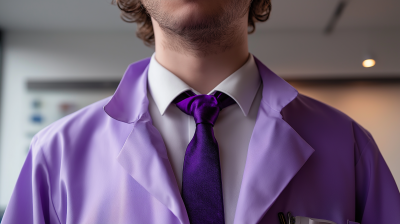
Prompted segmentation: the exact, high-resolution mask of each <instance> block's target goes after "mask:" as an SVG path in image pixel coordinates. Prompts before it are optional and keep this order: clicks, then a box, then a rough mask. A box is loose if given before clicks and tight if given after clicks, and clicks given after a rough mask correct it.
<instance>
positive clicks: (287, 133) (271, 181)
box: [234, 58, 314, 224]
mask: <svg viewBox="0 0 400 224" xmlns="http://www.w3.org/2000/svg"><path fill="white" fill-rule="evenodd" d="M255 61H256V64H257V66H258V70H259V73H260V76H261V78H262V81H263V94H262V100H261V103H260V107H259V111H258V115H257V119H256V124H255V127H254V130H253V134H252V136H251V139H250V143H249V149H248V154H247V160H246V165H245V170H244V174H243V180H242V185H241V189H240V193H239V199H238V204H237V207H236V214H235V219H234V223H235V224H243V223H251V224H253V223H257V222H259V221H260V219H261V218H262V217H263V215H264V214H265V213H266V212H267V211H268V209H269V208H270V207H271V205H272V204H273V203H274V202H275V200H276V199H277V197H278V196H279V195H280V193H281V192H282V191H283V189H284V188H285V187H286V186H287V184H288V183H289V182H290V180H291V179H292V178H293V177H294V176H295V175H296V173H297V172H298V171H299V170H300V169H301V167H302V166H303V164H304V163H305V162H306V161H307V160H308V158H309V157H310V156H311V154H312V153H313V152H314V149H313V148H312V147H311V146H310V145H309V144H308V143H307V142H306V141H305V140H304V139H303V138H302V137H301V136H300V135H299V134H298V133H297V132H296V131H295V130H294V129H293V128H292V127H291V126H290V125H289V124H288V123H286V122H285V121H284V120H283V119H282V116H281V114H280V111H281V110H282V108H283V107H285V106H286V105H287V104H288V103H289V102H291V101H292V100H293V99H294V98H295V97H296V96H297V94H298V92H297V90H296V89H294V88H293V87H292V86H290V85H289V84H288V83H287V82H285V81H284V80H283V79H281V78H280V77H278V76H277V75H275V74H274V73H273V72H272V71H270V70H269V69H268V68H267V67H265V66H264V65H263V64H262V63H261V62H260V61H259V60H258V59H257V58H255Z"/></svg>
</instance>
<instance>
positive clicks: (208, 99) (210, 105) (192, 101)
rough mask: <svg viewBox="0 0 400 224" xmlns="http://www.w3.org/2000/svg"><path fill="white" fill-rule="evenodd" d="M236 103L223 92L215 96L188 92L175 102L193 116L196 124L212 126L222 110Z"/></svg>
mask: <svg viewBox="0 0 400 224" xmlns="http://www.w3.org/2000/svg"><path fill="white" fill-rule="evenodd" d="M234 102H235V101H234V100H233V99H232V98H230V97H229V96H227V95H226V94H224V93H221V92H217V93H216V94H215V95H195V94H194V93H193V92H192V91H186V92H184V93H182V94H181V95H179V96H178V97H177V98H176V99H175V100H174V103H176V106H177V107H178V108H179V109H180V110H181V111H183V112H184V113H186V114H188V115H191V116H193V118H194V121H195V122H196V124H200V123H206V124H211V125H212V126H214V124H215V121H216V120H217V118H218V114H219V112H220V110H222V109H223V108H225V107H227V106H229V105H231V104H233V103H234Z"/></svg>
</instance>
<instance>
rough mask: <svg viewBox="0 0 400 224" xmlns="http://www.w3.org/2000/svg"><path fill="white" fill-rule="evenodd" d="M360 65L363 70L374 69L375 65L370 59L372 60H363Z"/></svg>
mask: <svg viewBox="0 0 400 224" xmlns="http://www.w3.org/2000/svg"><path fill="white" fill-rule="evenodd" d="M362 65H363V66H364V68H370V67H374V65H375V60H374V59H372V58H368V59H365V60H364V61H363V63H362Z"/></svg>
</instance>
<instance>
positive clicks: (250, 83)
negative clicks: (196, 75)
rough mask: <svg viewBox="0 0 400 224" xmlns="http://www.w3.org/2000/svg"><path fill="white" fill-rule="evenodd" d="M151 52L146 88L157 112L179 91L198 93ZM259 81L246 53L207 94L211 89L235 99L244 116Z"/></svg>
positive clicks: (161, 110) (252, 61) (252, 60)
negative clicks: (242, 61) (241, 60)
mask: <svg viewBox="0 0 400 224" xmlns="http://www.w3.org/2000/svg"><path fill="white" fill-rule="evenodd" d="M155 54H156V53H155V52H154V53H153V55H152V56H151V59H150V64H149V70H148V87H149V91H150V94H151V96H152V97H153V99H154V102H155V103H156V105H157V107H158V110H159V111H160V114H161V115H163V114H164V113H165V111H166V109H167V108H168V106H169V105H170V104H171V102H172V101H173V100H174V99H175V97H177V96H178V95H179V94H181V93H182V92H185V91H187V90H192V91H193V92H194V93H196V94H200V93H199V92H198V91H196V90H195V89H193V88H192V87H190V86H189V85H187V84H186V83H185V82H183V81H182V80H181V79H180V78H178V77H177V76H176V75H174V74H173V73H172V72H170V71H169V70H167V69H166V68H164V67H163V66H162V65H161V64H160V63H158V61H157V60H156V58H155ZM260 84H261V78H260V75H259V72H258V69H257V65H256V63H255V61H254V58H253V55H252V54H249V57H248V59H247V61H246V63H245V64H244V65H243V66H242V67H240V68H239V69H238V70H236V71H235V72H234V73H232V74H231V75H230V76H228V77H227V78H226V79H224V80H223V81H222V82H221V83H220V84H218V85H217V86H216V87H215V88H214V89H213V90H211V91H210V92H209V93H208V95H211V94H214V93H215V91H220V92H223V93H225V94H227V95H228V96H230V97H231V98H232V99H234V100H235V101H236V103H237V104H238V105H239V107H240V109H241V110H242V112H243V114H244V116H247V114H248V113H249V110H250V107H251V104H252V103H253V100H254V97H255V95H256V93H257V90H258V88H259V86H260Z"/></svg>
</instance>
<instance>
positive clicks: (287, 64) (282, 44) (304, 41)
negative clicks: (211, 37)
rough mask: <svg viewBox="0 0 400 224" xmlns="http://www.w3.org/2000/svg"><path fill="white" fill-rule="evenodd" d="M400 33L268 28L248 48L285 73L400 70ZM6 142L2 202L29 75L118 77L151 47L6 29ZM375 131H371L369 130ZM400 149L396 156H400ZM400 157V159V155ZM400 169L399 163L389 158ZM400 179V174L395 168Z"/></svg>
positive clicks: (15, 166)
mask: <svg viewBox="0 0 400 224" xmlns="http://www.w3.org/2000/svg"><path fill="white" fill-rule="evenodd" d="M398 40H400V32H391V31H382V32H374V33H366V32H355V31H346V32H344V31H343V32H339V33H336V34H334V35H331V36H328V37H327V36H324V35H322V34H321V33H317V32H290V33H288V32H266V31H264V33H256V34H253V35H250V36H249V47H250V52H251V53H253V54H254V55H256V56H257V57H258V58H259V59H260V60H261V61H263V62H264V63H265V64H266V65H267V66H269V67H270V68H271V69H272V70H273V71H275V72H276V73H277V74H279V75H281V76H283V77H291V78H293V77H306V76H307V77H319V76H329V75H337V76H341V75H347V74H354V75H356V76H357V75H358V76H364V75H368V74H397V75H400V63H399V62H400V45H399V42H398ZM367 49H372V50H373V52H374V53H375V54H376V55H377V60H378V61H377V65H376V67H374V68H370V69H365V68H362V67H361V60H362V57H363V54H364V52H365V51H366V50H367ZM4 50H5V52H4V56H5V58H4V79H3V80H4V83H1V84H2V85H3V95H2V97H3V99H2V105H1V109H2V117H1V121H2V122H1V124H2V127H1V130H2V132H1V136H0V137H1V138H0V140H1V142H0V150H1V151H0V153H1V154H0V155H1V157H0V206H2V207H4V206H5V205H6V204H7V202H8V201H9V198H10V195H11V192H12V189H13V187H14V185H15V181H16V178H17V176H18V174H19V172H20V169H21V166H22V163H23V162H24V155H25V154H24V153H26V152H25V151H21V150H19V149H20V148H23V145H21V144H23V143H22V142H21V141H19V139H20V138H21V135H23V132H22V130H23V128H24V127H23V124H24V123H23V122H22V121H21V117H22V116H23V109H24V105H23V104H24V103H23V102H24V96H25V92H26V90H25V81H26V79H27V78H35V79H110V78H115V79H120V78H121V77H122V75H123V73H124V71H125V69H126V67H127V66H128V65H129V64H130V63H132V62H134V61H137V60H140V59H142V58H145V57H149V56H151V54H152V52H153V49H151V48H147V47H145V46H144V45H143V43H142V41H141V40H138V39H137V38H136V36H135V34H134V32H130V33H50V32H47V33H45V32H41V33H40V32H39V33H35V32H8V33H6V35H5V49H4ZM371 131H372V130H371ZM396 155H398V154H396ZM397 159H400V158H397ZM391 166H392V167H391V169H392V170H394V172H399V173H400V170H399V167H400V166H399V165H398V164H396V163H394V162H391ZM396 177H400V176H399V175H398V174H397V173H396Z"/></svg>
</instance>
